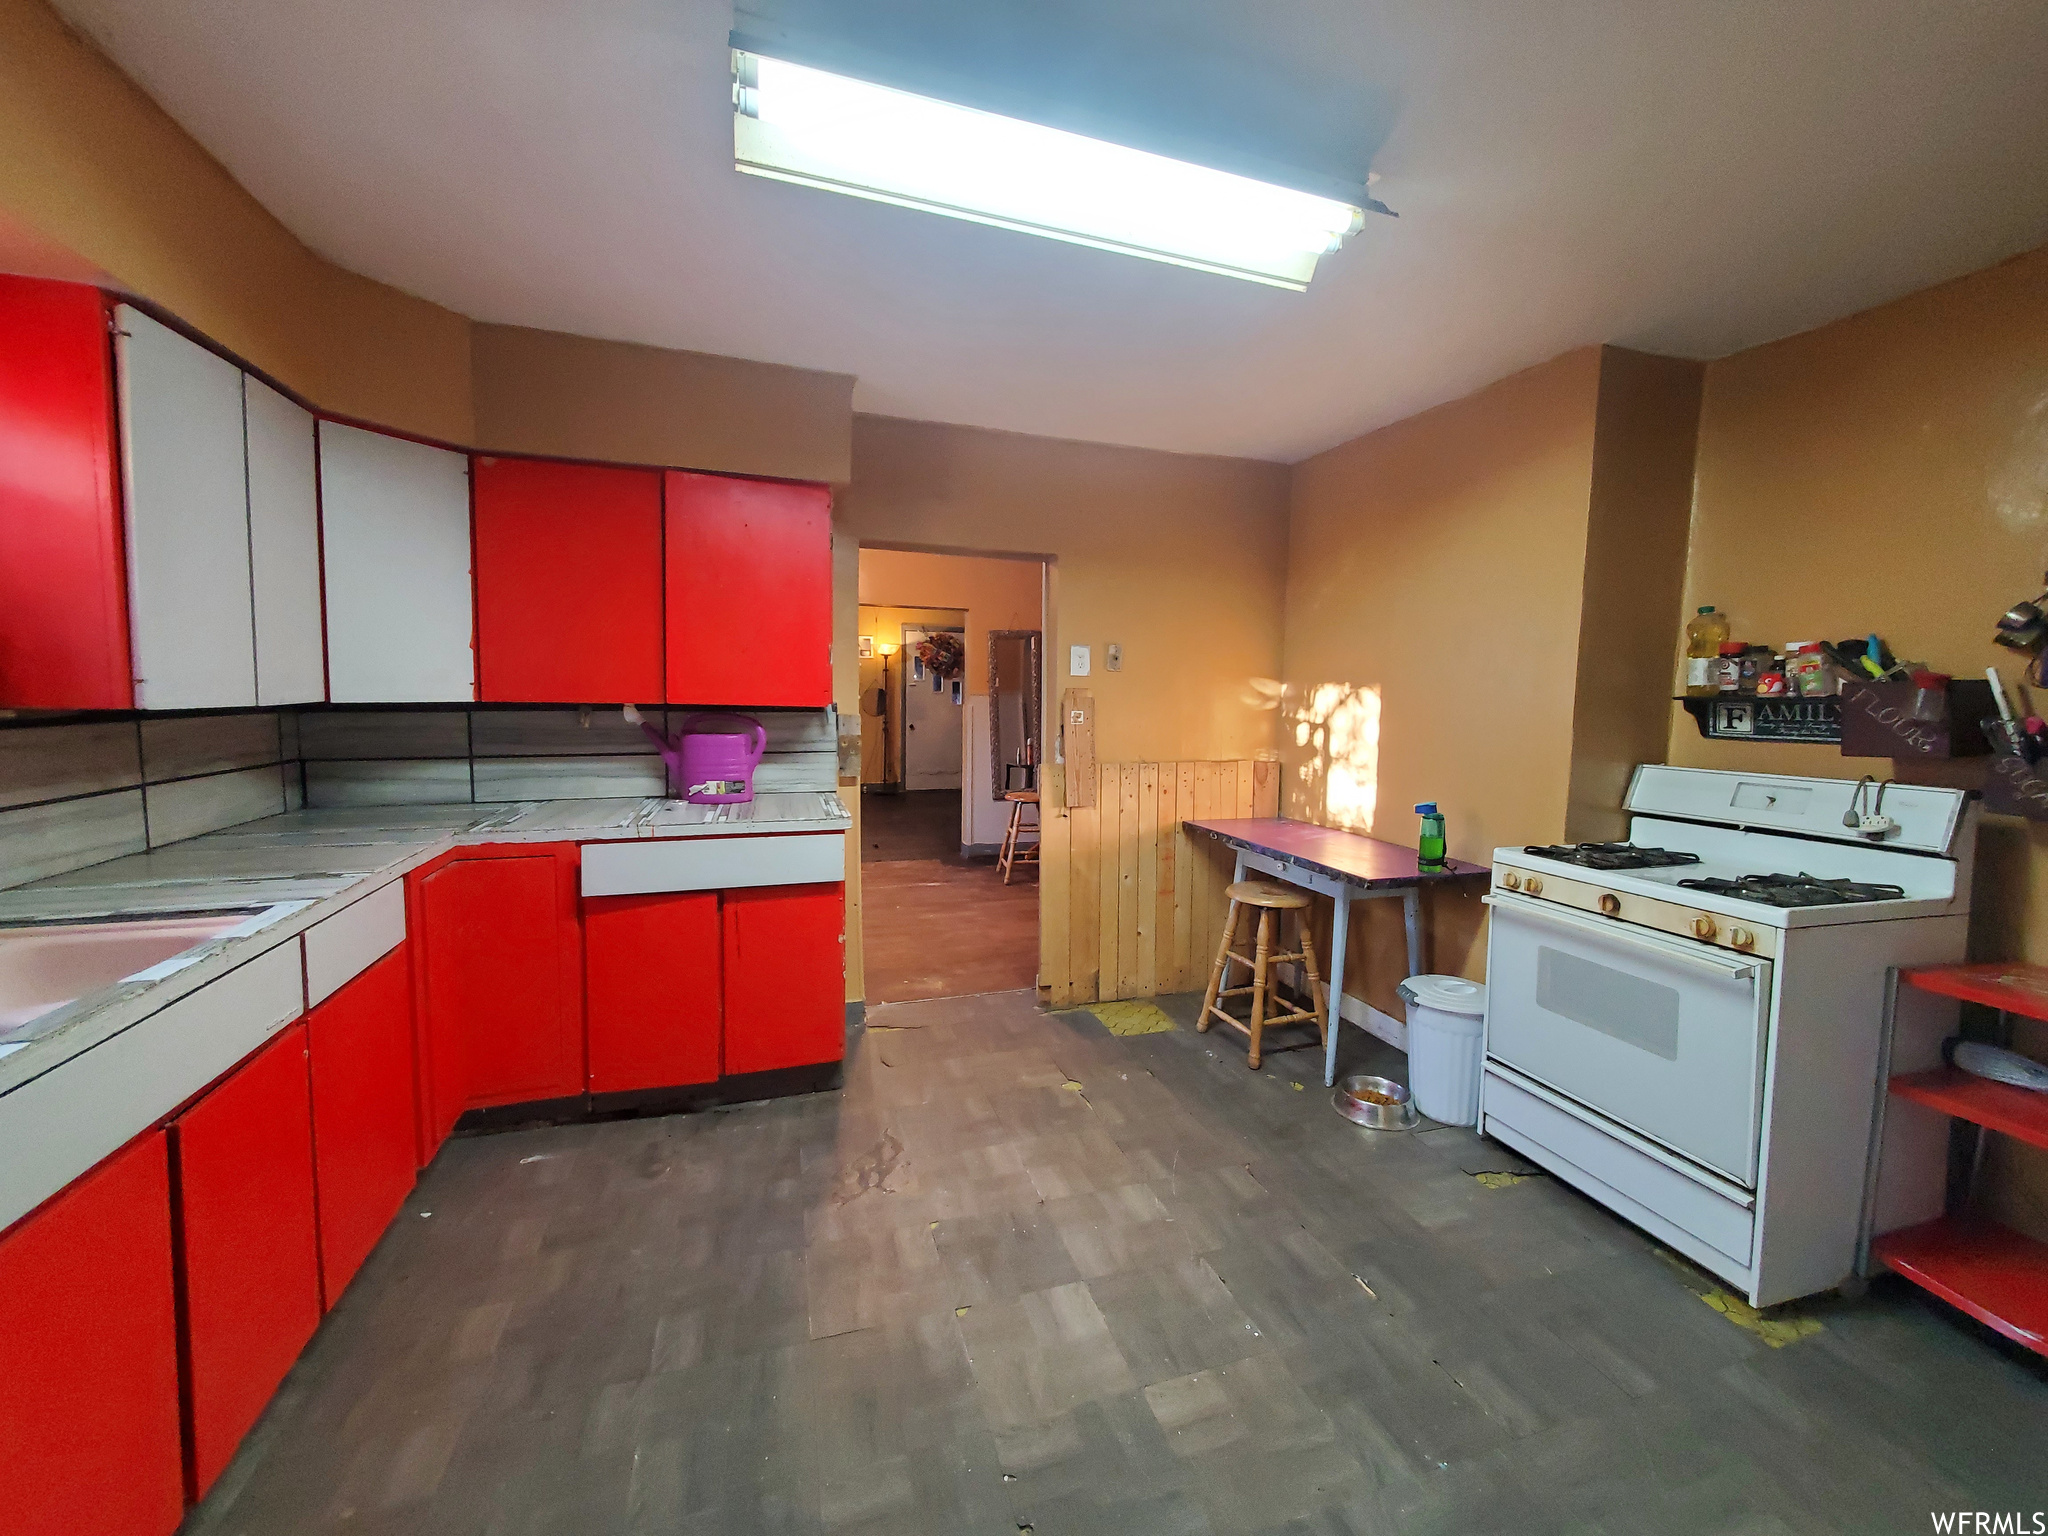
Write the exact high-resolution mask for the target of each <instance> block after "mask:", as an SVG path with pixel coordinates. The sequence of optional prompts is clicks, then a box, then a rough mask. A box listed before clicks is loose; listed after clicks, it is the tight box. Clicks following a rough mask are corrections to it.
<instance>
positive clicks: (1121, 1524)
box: [189, 993, 2048, 1536]
mask: <svg viewBox="0 0 2048 1536" xmlns="http://www.w3.org/2000/svg"><path fill="white" fill-rule="evenodd" d="M1162 1001H1163V1002H1164V1003H1165V1005H1166V1007H1167V1009H1168V1011H1169V1012H1170V1013H1172V1014H1174V1015H1175V1016H1176V1017H1177V1019H1178V1021H1179V1025H1180V1027H1179V1028H1178V1029H1176V1030H1174V1031H1172V1032H1169V1033H1163V1034H1153V1035H1145V1036H1136V1037H1131V1038H1116V1037H1112V1036H1111V1035H1109V1034H1108V1033H1107V1032H1106V1031H1104V1030H1103V1029H1102V1028H1101V1027H1100V1026H1099V1025H1098V1024H1097V1023H1096V1022H1095V1021H1094V1020H1093V1019H1092V1017H1090V1016H1089V1015H1088V1014H1086V1013H1071V1014H1064V1015H1047V1014H1045V1013H1042V1012H1041V1011H1039V1009H1038V1008H1037V1007H1036V1005H1035V1004H1034V1001H1033V999H1032V997H1031V995H1030V994H1028V993H1010V994H999V995H994V996H986V997H975V998H964V999H954V1000H948V1001H941V1002H922V1003H908V1004H900V1005H894V1006H883V1007H878V1008H876V1009H874V1010H873V1011H872V1013H871V1014H870V1025H869V1028H868V1029H867V1031H866V1032H865V1034H864V1035H863V1036H861V1037H860V1038H858V1039H857V1040H856V1041H855V1044H854V1049H853V1054H852V1056H851V1058H850V1060H849V1063H848V1070H847V1079H846V1087H845V1090H844V1092H843V1093H830V1094H817V1095H812V1096H808V1097H803V1098H792V1099H783V1100H778V1101H774V1102H769V1103H763V1104H755V1105H747V1106H740V1107H735V1108H730V1109H725V1110H720V1111H714V1112H707V1113H701V1114H693V1115H687V1116H674V1117H667V1118H651V1119H645V1120H637V1121H619V1122H613V1123H610V1124H598V1125H583V1126H576V1127H566V1128H555V1129H539V1130H526V1131H519V1132H513V1133H507V1134H503V1135H496V1136H479V1137H472V1138H464V1139H458V1140H456V1141H454V1142H451V1143H450V1144H449V1145H448V1146H447V1147H446V1148H445V1149H444V1150H443V1152H442V1154H441V1155H440V1157H439V1158H438V1159H437V1160H436V1162H435V1163H434V1165H433V1167H432V1168H430V1169H429V1170H428V1171H427V1173H426V1174H425V1176H424V1178H423V1179H422V1181H421V1183H420V1186H419V1188H418V1190H417V1191H416V1192H415V1194H414V1196H413V1198H412V1199H411V1201H410V1202H409V1203H408V1206H407V1209H406V1212H405V1213H404V1214H403V1215H402V1216H401V1217H400V1219H399V1221H398V1223H397V1224H396V1225H395V1226H394V1227H393V1229H392V1231H391V1232H390V1234H389V1235H387V1236H386V1238H385V1240H384V1242H383V1244H382V1245H381V1246H380V1247H379V1248H378V1250H377V1251H376V1253H375V1254H373V1255H372V1257H371V1259H370V1262H369V1264H368V1266H367V1267H366V1268H365V1269H364V1271H363V1273H362V1275H361V1277H360V1278H359V1280H358V1281H357V1283H356V1284H355V1286H354V1287H353V1288H352V1289H351V1290H350V1291H349V1292H347V1293H346V1294H345V1295H344V1296H343V1297H342V1299H341V1302H340V1304H339V1306H338V1307H337V1308H336V1309H335V1310H334V1312H333V1313H332V1314H331V1315H330V1316H329V1317H328V1319H327V1320H326V1322H325V1323H324V1324H323V1326H322V1327H321V1329H320V1332H319V1334H318V1336H317V1337H316V1338H315V1339H314V1341H313V1344H312V1346H311V1347H310V1348H309V1349H308V1350H307V1352H306V1354H305V1356H304V1357H303V1359H302V1360H301V1362H300V1364H299V1366H298V1367H297V1368H296V1369H295V1370H294V1371H293V1373H292V1375H291V1377H290V1378H289V1380H288V1382H287V1384H286V1387H285V1389H284V1391H283V1392H282V1394H281V1395H280V1396H279V1398H278V1399H277V1401H276V1403H275V1405H274V1406H273V1408H272V1409H271V1411H270V1413H269V1414H268V1415H267V1416H266V1418H265V1419H264V1421H263V1422H262V1424H261V1425H259V1427H258V1429H257V1430H256V1432H255V1434H254V1435H253V1437H252V1438H251V1440H250V1441H249V1442H248V1443H247V1445H246V1446H245V1447H244V1450H243V1453H242V1454H241V1456H240V1457H239V1458H238V1459H237V1460H236V1462H235V1464H234V1465H233V1466H232V1467H231V1468H230V1469H229V1471H228V1473H227V1474H226V1476H225V1477H224V1479H223V1480H222V1482H221V1483H220V1484H219V1486H218V1488H217V1490H216V1491H215V1493H214V1494H213V1496H212V1497H210V1498H209V1499H208V1501H207V1502H206V1504H205V1505H204V1506H203V1507H202V1508H201V1509H200V1510H199V1511H198V1512H196V1514H195V1516H194V1517H193V1519H192V1521H191V1524H190V1527H189V1532H190V1533H191V1536H199V1533H204V1536H228V1533H235V1536H281V1533H305V1536H329V1533H333V1536H339V1533H344V1532H348V1533H366V1536H368V1533H374V1536H398V1533H407V1536H420V1533H433V1536H651V1533H657V1532H661V1533H719V1536H749V1533H755V1532H789V1533H806V1536H809V1533H818V1536H822V1533H826V1532H831V1533H862V1536H867V1533H872V1536H916V1533H930V1536H1017V1533H1019V1532H1030V1533H1032V1536H1070V1533H1104V1536H1107V1533H1116V1536H1145V1533H1155V1532H1156V1533H1175V1536H1248V1533H1275V1536H1277V1533H1283V1532H1284V1533H1287V1536H1345V1533H1350V1536H1367V1533H1375V1536H1377V1533H1392V1532H1399V1533H1403V1536H1411V1533H1412V1536H1423V1533H1450V1532H1457V1533H1489V1532H1493V1533H1502V1536H1506V1533H1513V1536H1550V1533H1556V1536H1564V1533H1568V1532H1569V1533H1580V1536H1585V1533H1605V1536H1621V1533H1632V1532H1641V1533H1646V1536H1647V1533H1653V1532H1654V1533H1657V1536H1685V1533H1703V1536H1705V1533H1715V1536H1787V1533H1839V1536H1871V1533H1889V1532H1899V1533H1908V1532H1924V1531H1926V1530H1928V1529H1929V1525H1928V1512H1929V1511H1930V1510H1940V1509H1956V1508H1965V1509H1995V1510H2012V1509H2020V1510H2028V1511H2031V1510H2033V1509H2037V1508H2041V1507H2042V1506H2043V1504H2044V1495H2043V1488H2044V1483H2043V1477H2042V1471H2041V1460H2040V1455H2041V1447H2042V1446H2043V1445H2044V1444H2048V1376H2044V1373H2043V1371H2042V1369H2041V1363H2040V1362H2039V1361H2038V1360H2034V1359H2033V1358H2032V1357H2028V1356H2024V1355H2023V1354H2021V1353H2020V1352H2018V1351H2017V1350H2013V1349H2008V1348H2002V1347H2000V1346H1998V1345H1997V1344H1994V1343H1991V1342H1988V1337H1989V1336H1988V1335H1987V1334H1986V1333H1985V1332H1984V1331H1983V1330H1981V1329H1978V1328H1976V1327H1975V1326H1974V1325H1972V1324H1969V1323H1967V1322H1964V1321H1962V1320H1960V1319H1959V1318H1958V1317H1957V1315H1956V1314H1954V1313H1952V1312H1948V1311H1947V1310H1945V1309H1942V1308H1940V1307H1939V1306H1938V1305H1936V1304H1935V1303H1933V1302H1931V1301H1928V1300H1925V1299H1923V1298H1922V1297H1921V1296H1920V1294H1919V1293H1918V1292H1915V1291H1912V1290H1911V1288H1910V1287H1907V1286H1905V1285H1903V1284H1897V1283H1884V1284H1880V1285H1878V1286H1876V1287H1875V1288H1873V1290H1872V1292H1871V1294H1870V1296H1869V1297H1868V1298H1867V1299H1865V1300H1863V1301H1859V1302H1846V1301H1833V1302H1828V1303H1823V1304H1818V1305H1814V1306H1811V1307H1809V1308H1807V1309H1806V1313H1805V1315H1806V1316H1807V1317H1808V1318H1809V1319H1810V1320H1811V1321H1812V1322H1814V1323H1817V1324H1818V1325H1819V1327H1818V1329H1817V1330H1815V1331H1810V1332H1808V1333H1807V1334H1806V1336H1804V1337H1799V1338H1797V1339H1795V1340H1794V1341H1793V1342H1791V1343H1789V1344H1786V1345H1785V1346H1784V1347H1783V1348H1771V1347H1769V1346H1768V1345H1767V1344H1766V1343H1765V1342H1764V1341H1763V1340H1762V1339H1761V1338H1759V1337H1758V1336H1757V1334H1755V1333H1754V1332H1750V1331H1747V1330H1745V1329H1743V1328H1741V1327H1738V1326H1736V1325H1735V1324H1734V1323H1732V1322H1730V1321H1729V1319H1728V1318H1726V1317H1725V1316H1723V1315H1722V1314H1721V1313H1720V1312H1718V1311H1716V1310H1715V1309H1714V1308H1713V1307H1712V1306H1710V1305H1706V1304H1704V1303H1703V1300H1702V1295H1703V1293H1706V1292H1709V1291H1710V1290H1711V1289H1712V1286H1711V1283H1710V1282H1708V1281H1707V1280H1706V1279H1705V1277H1704V1276H1702V1275H1700V1274H1699V1273H1697V1272H1696V1271H1693V1270H1691V1269H1689V1268H1687V1267H1685V1266H1683V1265H1681V1264H1678V1263H1675V1262H1673V1261H1671V1260H1670V1259H1669V1258H1668V1256H1664V1255H1660V1253H1659V1252H1658V1250H1657V1249H1656V1248H1655V1246H1654V1245H1653V1244H1652V1243H1651V1242H1650V1241H1649V1240H1648V1239H1646V1238H1645V1237H1644V1236H1643V1235H1642V1234H1641V1233H1639V1232H1637V1231H1636V1230H1634V1229H1633V1228H1631V1227H1628V1226H1626V1225H1625V1224H1623V1223H1622V1222H1620V1221H1618V1220H1616V1219H1615V1218H1614V1217H1612V1216H1610V1215H1608V1214H1607V1213H1606V1212H1605V1211H1602V1210H1601V1209H1599V1208H1598V1207H1596V1206H1594V1205H1592V1204H1590V1203H1589V1202H1587V1201H1586V1200H1583V1199H1581V1198H1580V1197H1578V1196H1577V1195H1575V1194H1573V1193H1572V1192H1571V1191H1569V1190H1568V1189H1565V1188H1563V1187H1561V1186H1560V1185H1558V1184H1557V1183H1556V1182H1555V1181H1553V1180H1550V1179H1546V1178H1528V1179H1524V1180H1522V1181H1520V1182H1507V1181H1504V1180H1501V1179H1499V1178H1489V1179H1487V1180H1483V1181H1482V1180H1481V1179H1479V1178H1476V1177H1474V1175H1475V1174H1480V1173H1485V1174H1490V1175H1491V1174H1500V1173H1508V1172H1514V1171H1517V1170H1519V1169H1521V1168H1522V1166H1523V1165H1521V1164H1520V1163H1519V1162H1518V1161H1517V1160H1516V1159H1515V1158H1514V1157H1513V1156H1512V1155H1510V1154H1508V1153H1506V1152H1505V1151H1504V1150H1503V1149H1501V1148H1499V1147H1497V1146H1493V1145H1490V1144H1488V1143H1485V1142H1482V1141H1481V1140H1480V1139H1479V1138H1477V1137H1476V1136H1474V1135H1473V1134H1471V1133H1470V1132H1468V1131H1463V1130H1454V1129H1447V1128H1439V1129H1434V1130H1427V1131H1423V1132H1420V1133H1416V1134H1410V1135H1387V1136H1375V1135H1374V1134H1373V1133H1371V1132H1367V1131H1362V1130H1359V1129H1357V1128H1356V1127H1353V1126H1351V1125H1349V1124H1347V1123H1345V1122H1344V1121H1342V1120H1340V1119H1339V1118H1338V1117H1337V1116H1336V1115H1335V1114H1334V1113H1333V1112H1332V1111H1331V1109H1330V1107H1329V1103H1328V1099H1327V1097H1326V1096H1325V1095H1324V1093H1323V1092H1322V1090H1321V1088H1320V1085H1319V1083H1317V1082H1316V1081H1315V1080H1314V1078H1313V1076H1312V1075H1311V1074H1313V1073H1314V1071H1315V1068H1316V1066H1317V1063H1315V1062H1314V1061H1312V1060H1310V1059H1309V1053H1291V1054H1288V1055H1283V1056H1280V1057H1277V1058H1274V1059H1273V1060H1272V1061H1271V1062H1270V1063H1269V1064H1268V1066H1267V1068H1266V1069H1265V1070H1263V1071H1261V1072H1257V1073H1253V1072H1249V1071H1247V1070H1246V1068H1245V1065H1244V1054H1243V1049H1242V1047H1241V1046H1240V1045H1237V1044H1235V1043H1234V1042H1231V1041H1227V1040H1223V1039H1220V1038H1218V1037H1216V1036H1212V1035H1197V1034H1195V1033H1193V1032H1192V1030H1191V1029H1190V1028H1189V1027H1188V1026H1189V1022H1190V1021H1191V1020H1192V1017H1193V1013H1194V1004H1195V999H1193V998H1191V997H1180V998H1172V999H1164V1000H1162ZM1345 1034H1346V1038H1345V1045H1344V1050H1345V1054H1346V1057H1347V1060H1348V1061H1350V1062H1355V1063H1357V1064H1358V1065H1360V1066H1365V1065H1371V1066H1372V1067H1374V1068H1375V1069H1378V1070H1387V1069H1392V1070H1398V1068H1399V1066H1400V1063H1401V1058H1400V1057H1399V1055H1398V1054H1397V1053H1394V1052H1392V1051H1390V1050H1388V1049H1387V1048H1385V1047H1383V1046H1381V1045H1379V1044H1378V1042H1375V1041H1372V1040H1370V1039H1369V1038H1367V1037H1365V1036H1363V1035H1361V1034H1359V1033H1358V1032H1357V1031H1352V1030H1347V1031H1346V1032H1345Z"/></svg>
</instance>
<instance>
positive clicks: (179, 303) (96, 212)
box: [0, 0, 471, 442]
mask: <svg viewBox="0 0 2048 1536" xmlns="http://www.w3.org/2000/svg"><path fill="white" fill-rule="evenodd" d="M0 213H4V215H5V217H6V219H7V221H8V223H9V224H10V226H12V227H14V228H15V229H16V230H17V231H20V232H23V233H25V234H26V235H29V236H33V237H35V238H36V239H37V240H39V241H41V242H45V243H46V244H47V246H49V247H55V248H57V249H59V250H64V251H69V252H71V253H73V254H74V255H75V256H76V257H77V258H78V259H79V260H80V261H81V262H83V263H85V264H87V265H89V266H90V267H92V268H96V269H97V270H98V271H100V272H104V273H105V274H106V275H107V277H108V278H109V279H110V280H111V281H112V283H113V284H114V285H116V286H119V287H122V288H125V289H126V290H128V291H130V292H133V293H136V294H139V295H141V296H143V297H145V298H148V299H151V300H153V301H155V302H156V303H158V304H161V305H163V306H164V307H165V308H166V309H169V310H170V311H172V312H173V313H175V314H176V315H178V316H179V317H180V318H181V319H183V320H184V321H185V322H186V323H188V324H190V325H192V326H195V327H197V328H198V329H199V330H201V331H203V332H204V333H205V334H206V335H208V336H210V337H212V338H213V339H214V340H216V341H218V342H219V343H220V344H221V345H222V346H224V347H226V348H228V349H229V350H230V351H232V352H234V353H236V354H237V355H239V356H241V357H242V358H244V359H246V360H247V361H249V362H251V363H253V364H255V365H256V366H257V367H258V368H261V369H263V370H264V371H266V372H268V373H270V374H272V375H274V376H275V377H276V378H278V379H279V380H281V381H282V382H283V383H285V384H287V385H289V386H290V387H291V388H293V389H295V390H297V391H298V392H299V393H300V394H302V395H305V396H306V397H307V398H309V399H311V400H314V401H317V402H318V403H319V404H320V405H322V406H324V407H326V408H327V409H329V410H333V411H339V412H342V413H344V414H346V415H351V416H360V417H365V418H368V419H370V420H374V421H378V422H382V423H385V424H387V425H390V426H395V427H399V428H402V429H404V430H407V431H411V432H418V433H422V434H424V435H427V436H431V437H442V438H447V439H451V440H454V441H457V442H465V441H467V440H468V438H469V433H470V427H471V418H470V408H469V403H470V395H469V322H468V321H467V320H465V319H463V317H462V316H460V315H457V314H454V313H452V312H450V311H448V310H445V309H442V308H440V307H439V306H438V305H434V304H429V303H427V302H426V301H425V300H423V299H416V298H413V297H411V296H410V295H408V294H404V293H400V292H399V291H398V290H397V289H395V288H387V287H385V286H384V285H383V284H381V283H373V282H371V281H370V280H369V279H367V278H362V277H357V276H355V275H354V274H352V273H348V272H344V271H342V270H341V269H340V268H339V267H336V266H334V265H332V264H331V263H329V262H326V261H324V260H322V259H321V258H320V257H318V256H316V255H314V254H313V253H312V252H311V251H309V250H308V249H307V248H306V247H305V246H304V245H302V244H301V243H300V242H299V241H298V239H297V238H296V237H295V236H293V235H292V233H291V232H290V231H289V230H287V229H286V228H285V227H284V226H283V225H282V224H280V223H279V222H278V221H277V220H276V219H275V218H273V217H272V216H271V215H270V214H269V213H268V212H267V211H266V210H265V209H264V208H263V207H262V206H261V205H260V204H258V203H257V202H256V200H255V199H254V198H252V197H250V196H249V194H248V193H247V192H245V191H244V190H243V189H242V188H241V187H240V186H239V185H238V184H237V183H236V182H235V180H234V179H233V178H232V177H231V176H229V175H228V173H227V171H226V170H225V169H224V168H223V167H222V166H221V165H220V163H219V162H218V161H216V160H214V159H213V158H212V157H211V156H210V155H208V154H207V153H206V151H205V150H203V149H201V148H200V147H199V145H198V144H197V143H196V142H194V140H193V139H192V138H191V137H190V136H189V135H188V134H187V133H186V132H185V131H184V130H183V129H182V128H180V127H179V126H178V125H177V124H176V123H175V122H173V121H172V120H171V119H170V117H169V116H168V115H166V114H165V113H164V111H163V110H162V109H161V108H160V107H158V106H157V105H156V104H155V103H154V102H153V101H151V100H150V99H149V98H148V97H147V96H146V95H144V94H143V92H142V91H141V90H140V89H138V88H137V87H136V86H135V85H134V84H133V83H132V82H131V81H130V80H129V79H128V78H127V77H126V76H125V75H123V74H122V73H121V72H120V71H119V70H117V69H115V68H114V66H113V65H112V64H110V63H108V62H107V60H106V59H105V57H104V56H102V55H101V54H100V53H99V52H98V51H97V50H96V49H94V48H93V47H92V46H91V45H90V44H88V43H86V42H85V41H83V40H82V39H81V38H79V37H78V36H77V35H76V34H74V33H73V32H71V31H70V30H69V29H68V28H67V27H66V26H65V25H64V23H63V22H62V21H61V20H59V19H58V17H57V15H56V13H55V12H54V11H52V10H51V9H50V8H49V7H48V6H47V5H46V4H44V3H43V0H0ZM15 247H16V250H17V253H19V252H20V250H21V249H23V245H22V244H21V243H19V242H17V243H15ZM42 275H50V276H64V275H73V274H72V273H70V272H48V271H45V272H43V274H42Z"/></svg>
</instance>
